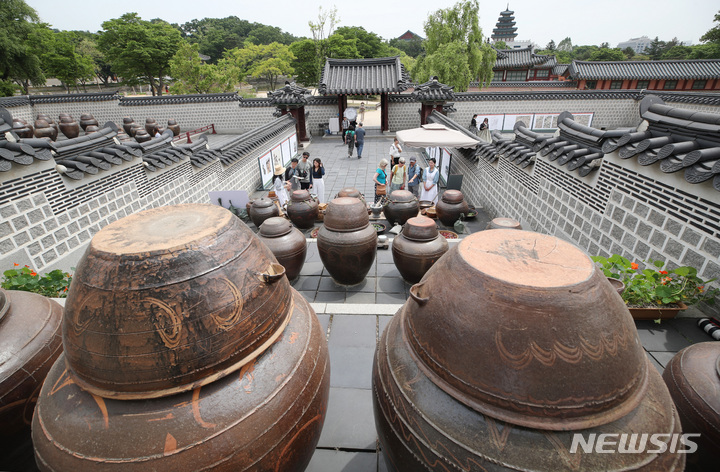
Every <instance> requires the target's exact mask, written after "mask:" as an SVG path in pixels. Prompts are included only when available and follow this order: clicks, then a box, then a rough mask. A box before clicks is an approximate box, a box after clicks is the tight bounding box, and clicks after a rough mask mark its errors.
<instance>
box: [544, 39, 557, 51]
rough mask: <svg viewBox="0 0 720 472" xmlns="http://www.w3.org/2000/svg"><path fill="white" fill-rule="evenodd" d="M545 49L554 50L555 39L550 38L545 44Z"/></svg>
mask: <svg viewBox="0 0 720 472" xmlns="http://www.w3.org/2000/svg"><path fill="white" fill-rule="evenodd" d="M545 49H547V50H548V51H554V50H555V41H554V40H552V39H551V40H550V42H549V43H547V46H545Z"/></svg>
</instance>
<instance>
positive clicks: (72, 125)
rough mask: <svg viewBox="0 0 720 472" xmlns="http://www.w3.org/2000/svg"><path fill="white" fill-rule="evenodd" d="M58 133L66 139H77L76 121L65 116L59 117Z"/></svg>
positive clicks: (78, 132) (78, 130) (77, 128)
mask: <svg viewBox="0 0 720 472" xmlns="http://www.w3.org/2000/svg"><path fill="white" fill-rule="evenodd" d="M58 126H59V127H60V132H61V133H62V134H64V135H65V137H66V138H68V139H73V138H77V137H78V136H80V125H79V124H78V122H77V121H75V120H73V118H72V116H70V115H65V116H62V115H61V116H60V124H59V125H58Z"/></svg>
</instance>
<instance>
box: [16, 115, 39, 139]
mask: <svg viewBox="0 0 720 472" xmlns="http://www.w3.org/2000/svg"><path fill="white" fill-rule="evenodd" d="M12 127H13V131H14V132H15V134H17V135H18V137H19V138H32V137H33V135H34V134H33V133H34V132H35V128H33V126H32V125H31V124H28V122H27V121H25V120H23V119H22V118H14V119H13V124H12Z"/></svg>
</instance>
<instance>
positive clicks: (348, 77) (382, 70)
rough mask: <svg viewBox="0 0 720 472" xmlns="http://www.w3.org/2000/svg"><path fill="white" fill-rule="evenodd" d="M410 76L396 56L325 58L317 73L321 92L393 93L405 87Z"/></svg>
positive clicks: (408, 82) (350, 93)
mask: <svg viewBox="0 0 720 472" xmlns="http://www.w3.org/2000/svg"><path fill="white" fill-rule="evenodd" d="M409 84H410V76H409V74H408V73H407V71H406V70H405V66H403V65H402V63H401V62H400V57H398V56H396V57H382V58H374V59H326V60H325V67H324V68H323V70H322V74H321V77H320V87H319V91H320V93H322V94H348V95H353V94H365V93H371V94H375V93H393V92H395V93H397V92H402V91H404V90H406V89H407V88H408V86H409Z"/></svg>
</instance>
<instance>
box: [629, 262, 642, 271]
mask: <svg viewBox="0 0 720 472" xmlns="http://www.w3.org/2000/svg"><path fill="white" fill-rule="evenodd" d="M638 267H640V266H639V265H637V264H636V263H634V262H633V263H632V264H630V268H631V269H632V270H636V269H637V268H638Z"/></svg>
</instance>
